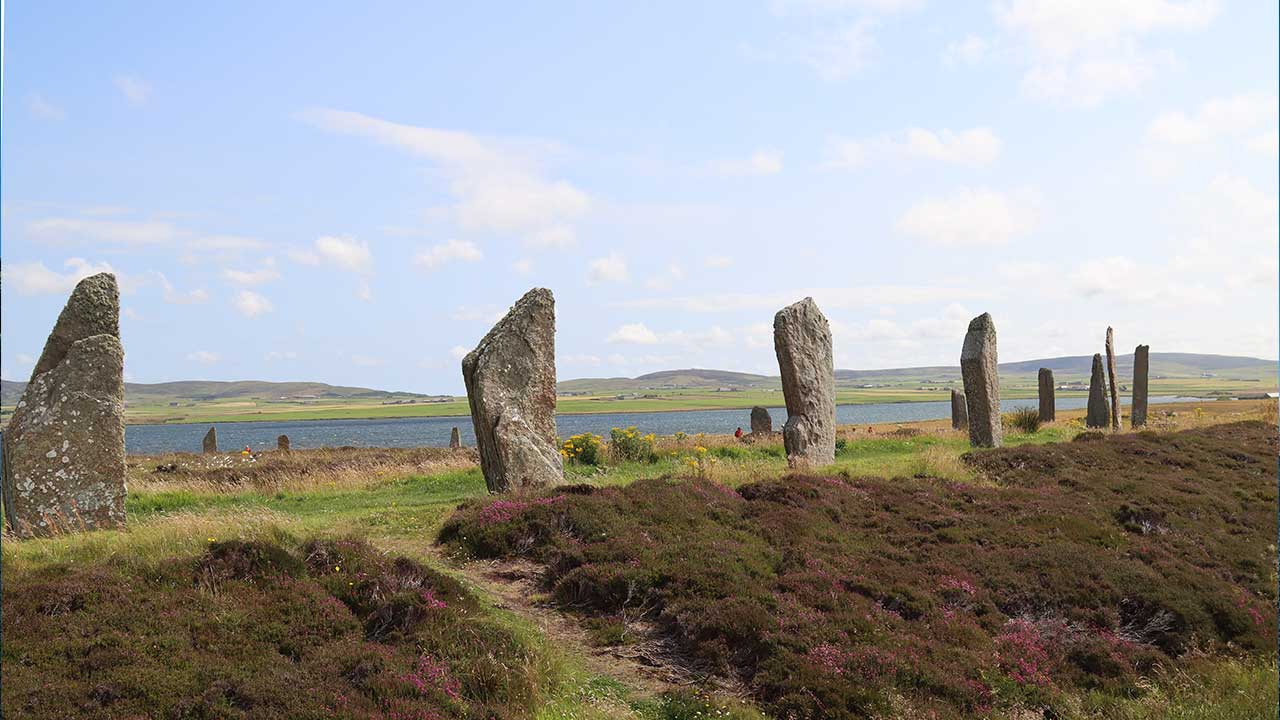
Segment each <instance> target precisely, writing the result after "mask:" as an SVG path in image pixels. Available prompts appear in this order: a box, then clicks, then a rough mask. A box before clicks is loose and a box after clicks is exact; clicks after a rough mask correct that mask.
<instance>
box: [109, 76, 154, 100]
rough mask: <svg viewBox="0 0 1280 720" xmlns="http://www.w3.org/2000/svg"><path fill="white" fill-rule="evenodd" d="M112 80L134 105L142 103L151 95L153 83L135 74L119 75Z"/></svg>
mask: <svg viewBox="0 0 1280 720" xmlns="http://www.w3.org/2000/svg"><path fill="white" fill-rule="evenodd" d="M112 82H114V83H115V86H116V89H117V90H119V91H120V94H121V95H124V97H125V99H126V100H128V101H129V102H131V103H133V104H134V105H141V104H143V103H145V102H146V101H147V98H149V97H151V84H150V83H148V82H147V81H146V80H143V79H142V78H140V77H137V76H135V75H117V76H115V78H114V79H113V80H112Z"/></svg>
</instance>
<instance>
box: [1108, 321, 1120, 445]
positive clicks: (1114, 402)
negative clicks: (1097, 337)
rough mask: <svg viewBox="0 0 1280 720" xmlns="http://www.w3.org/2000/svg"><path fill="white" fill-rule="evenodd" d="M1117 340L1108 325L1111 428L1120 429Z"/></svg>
mask: <svg viewBox="0 0 1280 720" xmlns="http://www.w3.org/2000/svg"><path fill="white" fill-rule="evenodd" d="M1116 383H1117V380H1116V341H1115V334H1114V333H1112V331H1111V327H1110V326H1108V327H1107V385H1108V388H1109V390H1110V393H1111V429H1112V430H1119V429H1120V386H1119V385H1117V384H1116Z"/></svg>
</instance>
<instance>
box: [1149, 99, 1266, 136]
mask: <svg viewBox="0 0 1280 720" xmlns="http://www.w3.org/2000/svg"><path fill="white" fill-rule="evenodd" d="M1277 108H1278V104H1277V99H1276V96H1275V95H1269V96H1268V95H1262V94H1252V95H1235V96H1232V97H1227V98H1214V99H1211V100H1208V101H1206V102H1204V103H1203V104H1201V105H1200V107H1199V108H1198V109H1197V110H1196V111H1195V112H1194V113H1190V114H1188V113H1184V112H1181V111H1174V112H1167V113H1164V114H1162V115H1160V116H1159V117H1157V118H1156V119H1155V120H1154V121H1153V122H1152V123H1151V126H1150V128H1148V130H1147V137H1148V138H1150V139H1151V140H1153V141H1155V142H1161V143H1167V144H1170V145H1191V144H1196V143H1205V142H1209V141H1212V140H1216V139H1218V138H1221V137H1240V136H1243V135H1246V134H1249V133H1252V132H1256V131H1259V130H1264V129H1265V128H1266V127H1267V126H1271V125H1275V123H1276V119H1277V116H1278V115H1280V110H1278V109H1277ZM1271 132H1272V133H1273V134H1274V132H1275V131H1274V130H1272V131H1271Z"/></svg>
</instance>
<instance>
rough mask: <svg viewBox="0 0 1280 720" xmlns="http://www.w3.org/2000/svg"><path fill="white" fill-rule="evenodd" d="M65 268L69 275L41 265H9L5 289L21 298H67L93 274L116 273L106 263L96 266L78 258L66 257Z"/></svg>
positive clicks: (4, 271)
mask: <svg viewBox="0 0 1280 720" xmlns="http://www.w3.org/2000/svg"><path fill="white" fill-rule="evenodd" d="M62 265H63V267H65V268H67V269H68V270H67V272H64V273H60V272H56V271H54V270H50V269H49V268H47V267H45V265H44V263H42V262H32V263H6V264H5V265H4V269H3V274H4V287H5V289H6V290H12V291H14V292H16V293H18V294H19V295H49V294H55V295H64V294H66V293H69V292H71V290H72V288H74V287H75V286H76V283H78V282H80V281H81V280H83V279H85V278H87V277H89V276H90V275H96V274H98V273H103V272H113V270H112V269H111V266H110V265H109V264H107V263H105V262H104V263H97V264H94V263H91V262H89V261H87V260H85V259H83V258H78V257H73V258H67V260H66V261H65V262H63V264H62Z"/></svg>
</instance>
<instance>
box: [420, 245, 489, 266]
mask: <svg viewBox="0 0 1280 720" xmlns="http://www.w3.org/2000/svg"><path fill="white" fill-rule="evenodd" d="M482 258H484V253H482V252H480V248H478V247H476V244H475V243H473V242H471V241H470V240H452V239H450V240H446V241H444V242H443V243H440V244H439V245H433V246H432V247H431V248H429V249H427V250H423V251H422V252H420V253H418V254H417V256H416V257H414V259H413V264H414V265H417V266H419V267H421V268H425V269H426V270H438V269H440V268H441V267H444V266H445V265H447V264H449V263H451V262H455V261H456V262H478V261H479V260H481V259H482Z"/></svg>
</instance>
